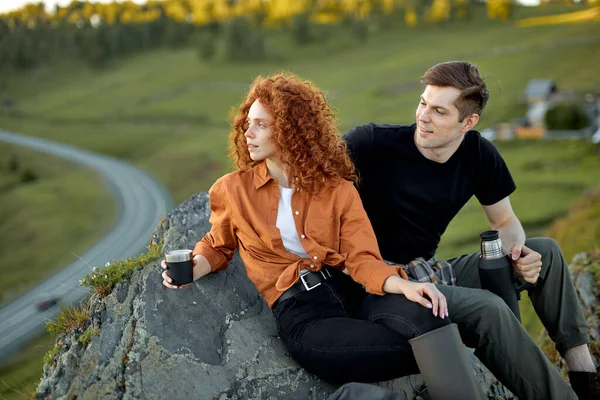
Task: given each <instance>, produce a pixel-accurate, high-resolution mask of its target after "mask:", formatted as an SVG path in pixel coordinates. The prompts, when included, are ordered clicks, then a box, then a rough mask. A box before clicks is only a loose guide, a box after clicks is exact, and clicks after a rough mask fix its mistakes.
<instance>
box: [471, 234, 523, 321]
mask: <svg viewBox="0 0 600 400" xmlns="http://www.w3.org/2000/svg"><path fill="white" fill-rule="evenodd" d="M480 236H481V256H480V258H479V280H480V282H481V288H482V289H486V290H489V291H490V292H492V293H494V294H496V295H498V296H499V297H500V298H502V300H504V302H505V303H506V304H507V305H508V307H509V308H510V309H511V310H512V312H513V314H515V316H516V317H517V318H518V319H519V321H520V320H521V313H520V312H519V292H520V290H522V289H523V288H516V286H515V275H514V273H513V267H512V262H511V260H510V256H509V255H507V254H506V253H505V252H504V249H503V248H502V240H501V239H500V235H499V233H498V231H485V232H483V233H481V234H480Z"/></svg>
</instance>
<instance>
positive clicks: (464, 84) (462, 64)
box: [421, 61, 490, 121]
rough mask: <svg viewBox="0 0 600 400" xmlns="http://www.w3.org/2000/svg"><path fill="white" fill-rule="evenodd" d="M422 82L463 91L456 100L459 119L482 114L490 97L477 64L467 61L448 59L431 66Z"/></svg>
mask: <svg viewBox="0 0 600 400" xmlns="http://www.w3.org/2000/svg"><path fill="white" fill-rule="evenodd" d="M421 83H423V84H425V85H433V86H451V87H454V88H456V89H458V90H460V91H461V94H460V96H459V97H458V99H457V100H456V102H455V104H454V105H455V106H456V108H457V109H458V112H459V113H460V116H459V118H458V119H459V121H463V120H464V119H465V118H466V117H468V116H469V115H471V114H477V115H481V113H482V112H483V109H484V108H485V105H486V103H487V101H488V99H489V98H490V92H488V89H487V86H486V85H485V82H484V81H483V78H482V77H481V74H480V73H479V70H478V69H477V65H474V64H471V63H468V62H466V61H448V62H443V63H440V64H437V65H434V66H433V67H431V68H429V69H428V70H427V72H425V75H423V76H422V77H421Z"/></svg>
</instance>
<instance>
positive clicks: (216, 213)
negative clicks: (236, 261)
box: [193, 178, 238, 271]
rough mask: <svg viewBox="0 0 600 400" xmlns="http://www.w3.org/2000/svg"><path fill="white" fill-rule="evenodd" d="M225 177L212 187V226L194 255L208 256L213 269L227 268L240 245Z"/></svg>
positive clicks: (196, 247) (195, 249) (210, 194)
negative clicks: (230, 207) (229, 206)
mask: <svg viewBox="0 0 600 400" xmlns="http://www.w3.org/2000/svg"><path fill="white" fill-rule="evenodd" d="M226 191H227V190H226V187H225V183H224V182H223V178H221V179H219V180H218V181H217V182H215V184H214V185H213V186H212V187H211V188H210V190H209V191H208V194H209V196H210V210H211V215H210V223H211V224H212V227H211V229H210V232H208V233H207V234H206V235H205V236H204V237H203V238H202V240H200V241H199V242H198V243H196V246H195V247H194V253H193V254H194V255H197V254H200V255H203V256H204V257H206V259H207V260H208V262H209V263H210V266H211V269H212V271H218V270H222V269H225V268H227V265H228V263H229V261H230V260H231V259H232V258H233V254H234V252H235V249H236V248H237V246H238V242H237V237H236V235H235V229H234V226H233V224H232V222H231V218H230V210H229V208H228V206H227V192H226Z"/></svg>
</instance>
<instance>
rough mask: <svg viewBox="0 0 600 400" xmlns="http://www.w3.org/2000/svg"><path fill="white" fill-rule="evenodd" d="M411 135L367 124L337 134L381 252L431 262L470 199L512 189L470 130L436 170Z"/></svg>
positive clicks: (498, 196) (492, 153)
mask: <svg viewBox="0 0 600 400" xmlns="http://www.w3.org/2000/svg"><path fill="white" fill-rule="evenodd" d="M414 132H415V125H414V124H413V125H410V126H403V125H380V124H368V125H362V126H358V127H356V128H354V129H352V130H351V131H350V132H348V133H347V134H346V135H345V136H344V139H345V140H346V142H347V143H348V150H349V152H350V156H351V157H352V160H353V161H354V164H355V165H356V168H357V169H358V172H359V177H360V183H359V187H358V189H359V192H360V197H361V199H362V202H363V205H364V207H365V210H366V211H367V214H368V215H369V219H370V220H371V223H372V225H373V229H374V230H375V234H376V236H377V241H378V243H379V248H380V250H381V254H382V256H383V258H384V259H386V260H390V261H393V262H397V263H403V264H404V263H408V262H410V261H411V260H414V259H415V258H417V257H424V258H425V259H429V258H431V257H433V256H434V255H435V251H436V249H437V247H438V244H439V242H440V238H441V236H442V234H443V233H444V231H445V230H446V228H447V227H448V224H449V223H450V221H451V220H452V219H453V218H454V217H455V216H456V214H457V213H458V212H459V211H460V209H461V208H462V207H463V206H464V205H465V203H467V201H468V200H469V199H470V198H471V196H473V195H475V196H476V197H477V199H478V200H479V202H480V203H481V204H482V205H491V204H494V203H496V202H498V201H500V200H502V199H503V198H505V197H506V196H508V195H509V194H511V193H512V192H513V191H514V190H515V188H516V186H515V183H514V181H513V179H512V177H511V175H510V172H509V171H508V168H507V166H506V163H505V162H504V160H503V159H502V156H500V153H499V152H498V150H497V149H496V147H494V145H493V144H492V143H491V142H489V141H488V140H487V139H485V138H482V137H481V135H480V134H479V132H476V131H469V132H468V133H467V134H466V135H465V137H464V140H463V141H462V143H461V145H460V147H459V148H458V149H457V151H456V152H455V153H454V154H453V155H452V157H451V158H450V159H449V160H448V161H447V162H445V163H443V164H442V163H437V162H435V161H431V160H429V159H427V158H425V157H424V156H423V155H422V154H421V153H420V152H419V150H418V149H417V146H416V144H415V142H414Z"/></svg>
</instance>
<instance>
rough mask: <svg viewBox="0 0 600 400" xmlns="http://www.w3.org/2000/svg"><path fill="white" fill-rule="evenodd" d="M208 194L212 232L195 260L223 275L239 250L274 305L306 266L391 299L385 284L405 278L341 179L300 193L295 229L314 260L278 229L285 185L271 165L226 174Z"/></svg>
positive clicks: (196, 251)
mask: <svg viewBox="0 0 600 400" xmlns="http://www.w3.org/2000/svg"><path fill="white" fill-rule="evenodd" d="M209 195H210V208H211V210H212V214H211V216H210V222H211V223H212V228H211V230H210V232H209V233H207V234H206V235H205V236H204V238H203V239H202V240H201V241H199V242H198V243H197V244H196V246H195V248H194V255H197V254H201V255H203V256H204V257H206V258H207V259H208V262H209V263H210V265H211V269H212V271H218V270H221V269H225V268H226V267H227V264H228V262H229V260H231V258H232V257H233V253H234V251H235V249H236V248H238V247H239V250H240V256H241V258H242V261H243V262H244V264H245V266H246V271H247V273H248V277H249V278H250V280H252V282H254V284H255V285H256V288H257V289H258V291H259V292H260V294H261V295H262V296H263V297H264V299H265V300H266V301H267V303H268V304H269V307H272V306H273V303H274V302H275V300H277V299H278V298H279V296H281V295H282V294H283V292H285V291H286V290H287V289H289V288H290V287H291V286H292V285H293V284H294V283H296V282H297V281H298V279H299V276H300V271H301V270H302V269H304V268H306V269H308V270H310V271H319V270H320V269H321V268H322V267H323V266H325V265H328V266H331V267H335V268H338V269H340V270H343V269H344V268H346V269H347V270H348V272H349V273H350V276H352V278H353V279H354V280H355V281H356V282H358V283H360V284H362V285H363V286H364V287H365V288H366V290H367V292H369V293H374V294H379V295H383V294H385V293H384V291H383V284H384V282H385V280H386V279H387V278H388V277H390V276H391V275H400V276H401V277H403V278H404V279H407V277H406V273H405V272H404V271H403V270H402V268H400V267H394V266H390V265H387V264H386V263H385V262H384V261H383V259H382V258H381V255H380V254H379V247H378V246H377V240H376V238H375V233H374V232H373V228H372V227H371V223H370V221H369V219H368V217H367V214H366V212H365V210H364V208H363V206H362V202H361V200H360V197H359V195H358V192H357V191H356V189H355V188H354V186H353V184H352V183H351V182H349V181H345V180H342V179H339V180H337V181H336V182H332V183H331V184H329V185H327V186H326V187H325V188H323V189H322V190H321V191H320V193H318V194H316V195H310V194H308V193H306V192H304V191H302V190H299V189H297V190H295V191H294V194H293V196H292V213H293V215H294V219H295V222H296V231H297V233H298V237H299V238H300V243H302V246H303V247H304V250H305V251H306V253H307V254H308V255H309V258H301V257H300V256H298V255H295V254H292V253H290V252H288V251H287V250H286V249H285V248H284V246H283V241H282V240H281V234H280V233H279V229H278V228H277V226H276V222H277V212H278V207H279V185H278V183H277V181H276V180H275V179H273V178H272V177H271V176H270V175H269V173H268V170H267V166H266V162H262V163H260V164H258V165H257V166H255V167H253V168H252V169H250V170H247V171H241V170H240V171H236V172H233V173H230V174H228V175H225V176H223V177H222V178H220V179H219V180H218V181H217V182H215V184H214V185H213V186H212V187H211V189H210V190H209Z"/></svg>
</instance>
